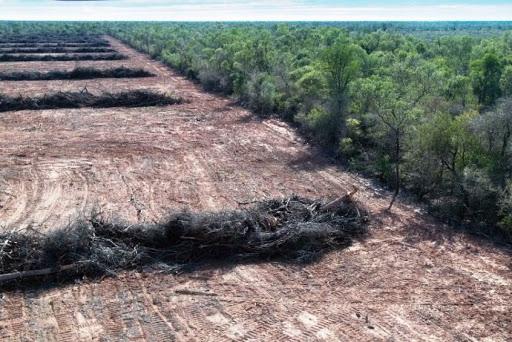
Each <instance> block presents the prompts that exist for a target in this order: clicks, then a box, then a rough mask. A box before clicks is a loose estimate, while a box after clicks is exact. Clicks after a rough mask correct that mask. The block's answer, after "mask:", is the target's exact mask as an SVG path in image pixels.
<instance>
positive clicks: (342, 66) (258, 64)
mask: <svg viewBox="0 0 512 342" xmlns="http://www.w3.org/2000/svg"><path fill="white" fill-rule="evenodd" d="M19 25H21V24H19ZM27 25H28V26H30V24H27ZM34 25H36V24H34ZM37 25H39V26H37ZM37 25H36V26H33V28H34V29H36V30H41V29H44V24H37ZM46 25H48V27H49V28H48V31H49V32H53V33H55V34H58V32H59V31H58V27H59V26H58V24H55V23H47V24H46ZM66 25H67V26H61V27H60V28H61V30H62V31H66V30H68V31H69V32H75V33H78V32H79V31H80V30H86V32H90V33H95V34H99V33H103V32H108V33H110V34H112V35H114V36H116V37H118V38H120V39H122V40H123V41H125V42H127V43H129V44H130V45H132V46H134V47H135V48H137V49H139V50H142V51H145V52H147V53H149V54H150V55H151V56H153V57H155V58H158V59H160V60H162V61H163V62H165V63H167V64H168V65H169V66H171V67H173V68H175V69H177V70H179V71H181V72H182V73H183V74H185V75H187V76H188V77H190V78H192V79H196V80H198V81H200V82H201V83H202V84H203V86H204V87H205V88H206V89H209V90H212V91H218V92H223V93H224V94H226V95H229V96H232V97H234V98H236V99H238V100H239V102H240V103H241V104H243V105H245V106H247V107H248V108H250V109H252V110H253V111H254V112H255V113H258V114H260V115H277V116H279V117H281V118H282V119H284V120H287V121H290V122H294V123H295V124H297V125H298V126H299V127H300V129H301V130H302V131H303V132H305V134H307V135H309V136H310V137H311V138H312V139H314V140H315V141H317V142H318V143H319V144H321V145H322V146H324V148H325V150H326V151H329V152H330V153H332V154H333V155H335V156H337V157H338V158H339V159H340V160H342V161H344V162H345V163H346V165H349V166H350V167H351V168H352V169H354V170H358V171H361V172H364V173H366V174H368V175H371V176H373V177H377V178H379V179H381V180H382V181H383V182H385V183H387V184H388V185H389V186H390V187H391V188H394V189H395V190H396V192H397V193H398V191H400V190H402V189H406V190H407V191H408V192H409V193H411V194H414V195H415V196H417V198H418V199H420V200H422V201H425V202H426V203H428V204H429V205H430V207H431V209H432V212H434V213H436V214H438V215H439V216H441V217H443V218H445V219H448V220H451V221H454V222H459V223H460V222H464V223H471V225H473V226H481V229H480V231H484V232H485V230H486V229H488V230H489V232H490V231H491V230H492V232H495V230H494V228H496V227H497V228H499V229H501V231H502V232H505V233H506V234H512V146H511V145H512V142H511V140H512V137H511V135H512V54H511V53H512V34H511V32H510V31H508V30H510V29H511V27H512V25H511V23H503V22H496V23H375V22H374V23H293V24H291V23H290V24H273V23H255V24H251V23H229V24H218V23H102V24H99V23H91V24H88V25H89V26H87V25H86V24H83V23H81V24H74V26H73V25H71V24H66ZM3 28H4V27H3V26H2V25H0V32H1V31H2V29H3ZM15 28H16V32H17V33H19V34H22V33H23V32H24V31H23V29H22V28H21V26H16V27H15ZM26 31H30V29H27V30H26ZM29 33H30V32H29Z"/></svg>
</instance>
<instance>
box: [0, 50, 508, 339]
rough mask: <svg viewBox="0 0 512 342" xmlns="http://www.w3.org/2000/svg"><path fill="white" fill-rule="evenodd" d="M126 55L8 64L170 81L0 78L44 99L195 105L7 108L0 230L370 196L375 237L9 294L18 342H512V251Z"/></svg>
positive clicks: (4, 310) (0, 119)
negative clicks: (392, 197) (129, 95)
mask: <svg viewBox="0 0 512 342" xmlns="http://www.w3.org/2000/svg"><path fill="white" fill-rule="evenodd" d="M112 43H113V46H114V48H116V49H117V50H118V51H120V52H122V53H125V54H129V56H130V57H131V59H130V60H129V61H111V62H105V61H101V62H79V63H76V62H38V63H32V62H28V63H26V62H25V63H2V64H0V70H1V71H3V70H32V69H33V68H37V69H38V70H39V71H44V70H55V69H63V68H68V69H70V68H73V67H74V66H75V65H77V64H78V65H81V66H85V65H88V66H90V65H100V66H102V67H106V66H110V65H111V66H120V65H128V64H129V63H130V64H131V65H133V66H144V67H145V68H146V69H147V70H149V71H152V72H156V73H158V75H159V77H158V78H143V79H137V80H110V79H103V80H94V81H66V82H59V81H51V82H0V92H4V93H9V94H18V93H23V94H34V93H44V92H48V91H52V90H55V91H57V90H79V89H81V88H83V87H84V85H87V88H88V89H89V91H98V92H99V91H102V90H104V89H107V90H109V91H112V90H115V89H131V88H140V87H145V88H155V89H161V90H165V91H169V92H174V93H176V94H178V95H181V96H183V97H185V98H187V99H190V100H191V101H190V103H187V104H183V105H179V106H169V107H163V108H136V109H123V108H115V109H105V110H98V109H80V110H77V109H73V110H52V111H21V112H10V113H2V114H0V141H1V146H2V148H1V149H0V190H1V193H0V206H1V207H0V223H1V224H2V225H3V226H4V228H3V229H12V228H19V227H21V228H27V227H31V229H36V230H41V231H44V230H47V229H51V228H53V227H56V226H59V225H63V224H65V223H66V222H68V221H69V220H70V219H72V218H73V217H75V216H77V215H80V214H87V213H88V212H89V211H90V210H92V209H93V208H101V209H102V210H103V211H105V212H107V213H109V214H111V215H112V216H115V217H120V218H124V219H127V220H130V221H134V222H135V221H146V222H148V221H153V220H158V219H160V218H161V217H162V216H164V215H165V214H166V213H167V212H168V210H169V209H176V208H192V209H195V210H216V209H222V208H236V207H238V206H239V205H243V204H242V203H245V202H250V201H253V200H255V199H261V198H264V197H273V196H280V195H289V194H291V193H298V194H301V195H305V196H308V197H319V196H327V197H332V196H335V195H337V194H340V193H343V192H344V191H346V190H350V189H351V187H352V185H357V186H358V187H360V189H361V191H360V192H359V193H358V197H357V198H358V200H360V201H361V202H363V203H365V204H366V205H367V206H368V207H369V208H370V209H371V211H372V216H373V226H372V236H371V237H370V238H369V239H368V240H366V241H364V242H361V243H356V244H355V245H354V246H352V247H350V248H349V249H347V250H344V251H338V252H334V253H331V254H329V255H327V256H326V257H325V258H324V259H323V260H322V261H321V262H319V263H316V264H312V265H308V266H304V267H298V266H293V265H287V264H279V263H262V264H257V265H254V264H249V265H233V266H232V267H226V266H223V267H217V268H215V267H212V268H209V269H203V270H198V271H194V272H191V273H188V274H181V275H165V274H154V273H135V272H134V273H124V274H122V275H120V277H119V278H117V279H104V280H102V281H96V282H88V281H84V282H83V283H80V284H76V285H70V286H66V287H63V288H56V289H52V290H44V291H42V290H41V291H29V292H17V293H4V294H0V338H4V339H7V340H58V341H67V340H90V339H96V340H100V339H103V340H112V341H115V340H121V339H126V338H129V339H133V340H147V341H154V340H173V339H174V340H212V341H219V340H233V339H234V340H286V341H289V340H297V341H303V340H326V341H333V340H342V341H346V340H400V341H410V340H439V341H447V340H457V341H461V340H462V341H470V340H486V339H487V340H493V341H495V340H496V341H507V340H510V339H512V316H511V314H510V312H511V309H512V303H511V302H512V300H511V298H512V272H511V267H512V264H511V258H510V257H511V251H510V250H508V249H505V248H501V247H496V246H492V245H490V244H486V243H483V242H478V241H473V240H471V239H470V238H468V237H466V236H464V235H458V234H450V233H449V232H450V229H446V228H445V227H443V226H441V225H439V224H436V223H434V222H432V220H430V219H429V218H428V217H424V216H423V215H422V214H421V213H420V212H419V210H417V208H414V207H411V206H408V205H405V204H403V203H398V205H397V208H396V209H395V210H394V213H393V214H387V213H385V212H384V210H383V209H384V208H385V206H386V205H387V203H388V200H389V198H388V194H387V193H386V192H384V191H381V190H380V189H377V188H375V187H374V186H371V185H370V183H368V182H367V181H365V180H363V179H360V178H357V177H355V176H353V175H351V174H349V173H346V172H343V171H342V170H339V169H337V168H336V167H334V166H332V165H330V164H328V163H326V162H325V161H324V160H322V158H320V157H316V156H314V155H313V153H312V151H311V150H310V148H309V147H308V146H307V145H305V144H304V143H303V142H302V141H301V139H300V138H299V137H298V136H297V135H296V134H295V133H294V131H293V130H292V129H291V128H289V127H288V126H287V125H285V124H283V123H281V122H279V121H276V120H266V121H259V120H256V119H254V118H253V116H252V115H251V114H250V113H249V112H247V111H245V110H243V109H241V108H239V107H237V106H236V105H233V104H232V103H231V102H230V101H229V100H228V99H224V98H221V97H218V96H214V95H211V94H207V93H205V92H203V91H202V90H201V89H200V88H198V87H197V86H196V85H194V84H193V83H191V82H189V81H187V80H185V79H184V78H182V77H180V76H178V75H176V74H175V73H173V72H172V71H170V70H168V69H166V68H165V67H163V66H162V65H160V64H159V63H157V62H154V61H151V60H149V59H148V58H147V57H145V56H143V55H141V54H139V53H137V52H135V51H133V50H131V49H129V48H126V47H125V46H123V45H121V44H119V43H118V42H116V41H114V40H113V41H112Z"/></svg>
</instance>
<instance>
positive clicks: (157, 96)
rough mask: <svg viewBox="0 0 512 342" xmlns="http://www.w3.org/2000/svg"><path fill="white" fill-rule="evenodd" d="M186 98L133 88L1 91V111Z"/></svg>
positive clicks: (129, 104) (152, 102)
mask: <svg viewBox="0 0 512 342" xmlns="http://www.w3.org/2000/svg"><path fill="white" fill-rule="evenodd" d="M182 102H183V99H182V98H180V97H174V96H171V95H167V94H163V93H158V92H153V91H149V90H131V91H124V92H119V93H103V94H101V95H94V94H91V93H89V92H87V91H81V92H58V93H54V94H50V95H44V96H40V97H24V96H21V95H20V96H17V97H11V96H5V95H1V94H0V112H9V111H18V110H43V109H58V108H84V107H92V108H110V107H150V106H167V105H173V104H180V103H182Z"/></svg>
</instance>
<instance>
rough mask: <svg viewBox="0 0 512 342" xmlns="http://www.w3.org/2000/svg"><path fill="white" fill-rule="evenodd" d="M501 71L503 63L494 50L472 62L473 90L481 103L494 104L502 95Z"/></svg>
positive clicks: (485, 104)
mask: <svg viewBox="0 0 512 342" xmlns="http://www.w3.org/2000/svg"><path fill="white" fill-rule="evenodd" d="M501 73H502V63H501V61H500V60H499V58H498V56H497V55H496V54H495V53H493V52H487V53H486V54H485V55H484V56H483V57H482V58H480V59H477V60H474V61H473V62H472V63H471V78H472V81H473V90H474V92H475V95H476V96H477V97H478V102H479V103H480V104H481V105H484V106H492V105H494V103H495V102H496V100H497V99H498V98H499V97H500V96H501V88H500V80H501Z"/></svg>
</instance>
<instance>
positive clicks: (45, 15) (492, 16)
mask: <svg viewBox="0 0 512 342" xmlns="http://www.w3.org/2000/svg"><path fill="white" fill-rule="evenodd" d="M0 20H172V21H350V20H352V21H364V20H377V21H381V20H401V21H404V20H405V21H409V20H411V21H413V20H429V21H431V20H512V0H447V1H433V0H408V1H407V0H362V1H357V0H352V1H350V0H248V1H241V0H232V1H221V0H182V1H177V0H102V1H99V0H97V1H91V0H88V1H85V0H83V1H80V0H60V1H57V0H0Z"/></svg>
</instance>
